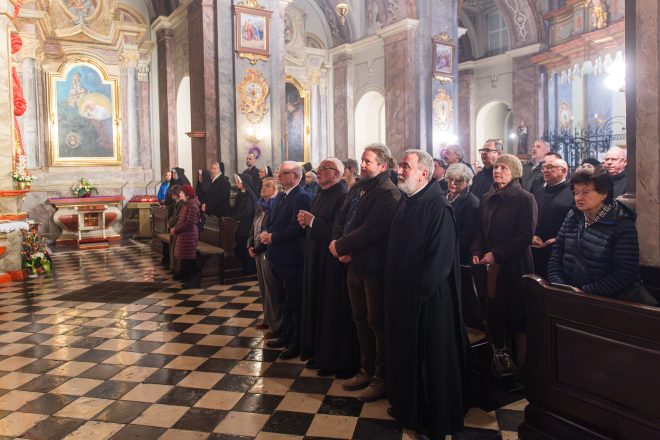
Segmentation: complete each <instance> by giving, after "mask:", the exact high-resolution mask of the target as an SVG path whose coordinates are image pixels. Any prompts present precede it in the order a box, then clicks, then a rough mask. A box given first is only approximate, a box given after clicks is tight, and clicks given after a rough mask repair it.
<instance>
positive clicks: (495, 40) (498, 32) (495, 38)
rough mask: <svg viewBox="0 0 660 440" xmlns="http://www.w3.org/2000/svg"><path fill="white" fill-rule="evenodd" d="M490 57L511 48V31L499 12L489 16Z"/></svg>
mask: <svg viewBox="0 0 660 440" xmlns="http://www.w3.org/2000/svg"><path fill="white" fill-rule="evenodd" d="M487 20H488V56H493V55H498V54H501V53H502V52H504V51H505V50H507V49H508V48H509V31H508V30H507V28H506V23H505V22H504V19H503V18H502V15H501V14H500V13H499V11H494V12H491V13H490V14H488V16H487Z"/></svg>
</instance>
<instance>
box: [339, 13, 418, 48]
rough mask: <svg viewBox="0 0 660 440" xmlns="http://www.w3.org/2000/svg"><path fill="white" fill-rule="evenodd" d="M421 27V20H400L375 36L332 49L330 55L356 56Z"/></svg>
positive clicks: (382, 29) (380, 30)
mask: <svg viewBox="0 0 660 440" xmlns="http://www.w3.org/2000/svg"><path fill="white" fill-rule="evenodd" d="M418 26H419V20H415V19H413V18H404V19H403V20H399V21H397V22H396V23H393V24H391V25H389V26H386V27H384V28H381V29H379V30H378V31H377V32H376V34H375V35H370V36H368V37H366V38H363V39H361V40H358V41H356V42H355V43H345V44H342V45H340V46H337V47H333V48H332V49H330V55H331V56H334V55H338V54H354V53H357V52H361V51H363V50H365V49H369V48H371V47H373V46H375V45H380V44H381V43H382V41H383V39H385V38H387V37H389V36H392V35H396V34H398V33H400V32H403V31H407V30H410V29H416V28H417V27H418Z"/></svg>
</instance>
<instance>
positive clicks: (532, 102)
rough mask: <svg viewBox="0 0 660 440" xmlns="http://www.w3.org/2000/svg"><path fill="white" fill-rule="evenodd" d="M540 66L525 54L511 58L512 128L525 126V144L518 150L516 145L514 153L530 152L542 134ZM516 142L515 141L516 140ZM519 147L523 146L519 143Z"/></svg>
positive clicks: (542, 115)
mask: <svg viewBox="0 0 660 440" xmlns="http://www.w3.org/2000/svg"><path fill="white" fill-rule="evenodd" d="M541 69H542V67H540V66H538V65H536V64H534V63H532V61H531V56H529V55H525V56H521V57H517V58H514V59H513V104H512V108H511V110H512V111H513V129H514V130H516V129H517V128H518V127H519V126H520V125H521V124H524V125H525V126H527V139H528V141H527V146H526V148H525V149H524V151H519V149H518V146H517V145H516V146H515V147H514V149H513V151H514V153H515V154H529V153H531V148H532V144H533V143H534V140H535V139H538V138H540V137H541V135H543V130H544V128H545V127H544V114H543V110H542V109H544V108H545V104H544V102H543V96H544V94H543V90H544V88H545V87H544V84H543V81H542V71H541ZM516 144H517V142H516ZM521 147H524V146H522V145H521Z"/></svg>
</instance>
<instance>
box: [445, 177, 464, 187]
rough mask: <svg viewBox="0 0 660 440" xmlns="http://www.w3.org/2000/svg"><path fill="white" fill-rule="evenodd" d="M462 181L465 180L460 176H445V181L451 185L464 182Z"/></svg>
mask: <svg viewBox="0 0 660 440" xmlns="http://www.w3.org/2000/svg"><path fill="white" fill-rule="evenodd" d="M464 182H465V179H463V178H462V177H457V178H453V177H447V183H450V184H452V185H460V184H461V183H464Z"/></svg>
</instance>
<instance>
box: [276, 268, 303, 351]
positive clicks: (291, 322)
mask: <svg viewBox="0 0 660 440" xmlns="http://www.w3.org/2000/svg"><path fill="white" fill-rule="evenodd" d="M302 274H303V268H302V267H301V268H300V270H296V271H294V273H293V274H292V273H290V272H288V271H287V273H281V272H278V271H277V270H276V269H275V268H273V278H274V280H275V283H276V284H277V286H278V288H277V289H276V290H277V291H279V292H281V294H282V298H280V300H279V302H280V305H281V306H283V307H282V311H283V312H284V313H283V314H282V315H283V318H284V320H283V323H282V335H280V337H282V338H284V339H285V340H286V341H287V342H288V348H289V349H290V350H293V351H299V350H300V315H301V313H302V290H303V276H302Z"/></svg>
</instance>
